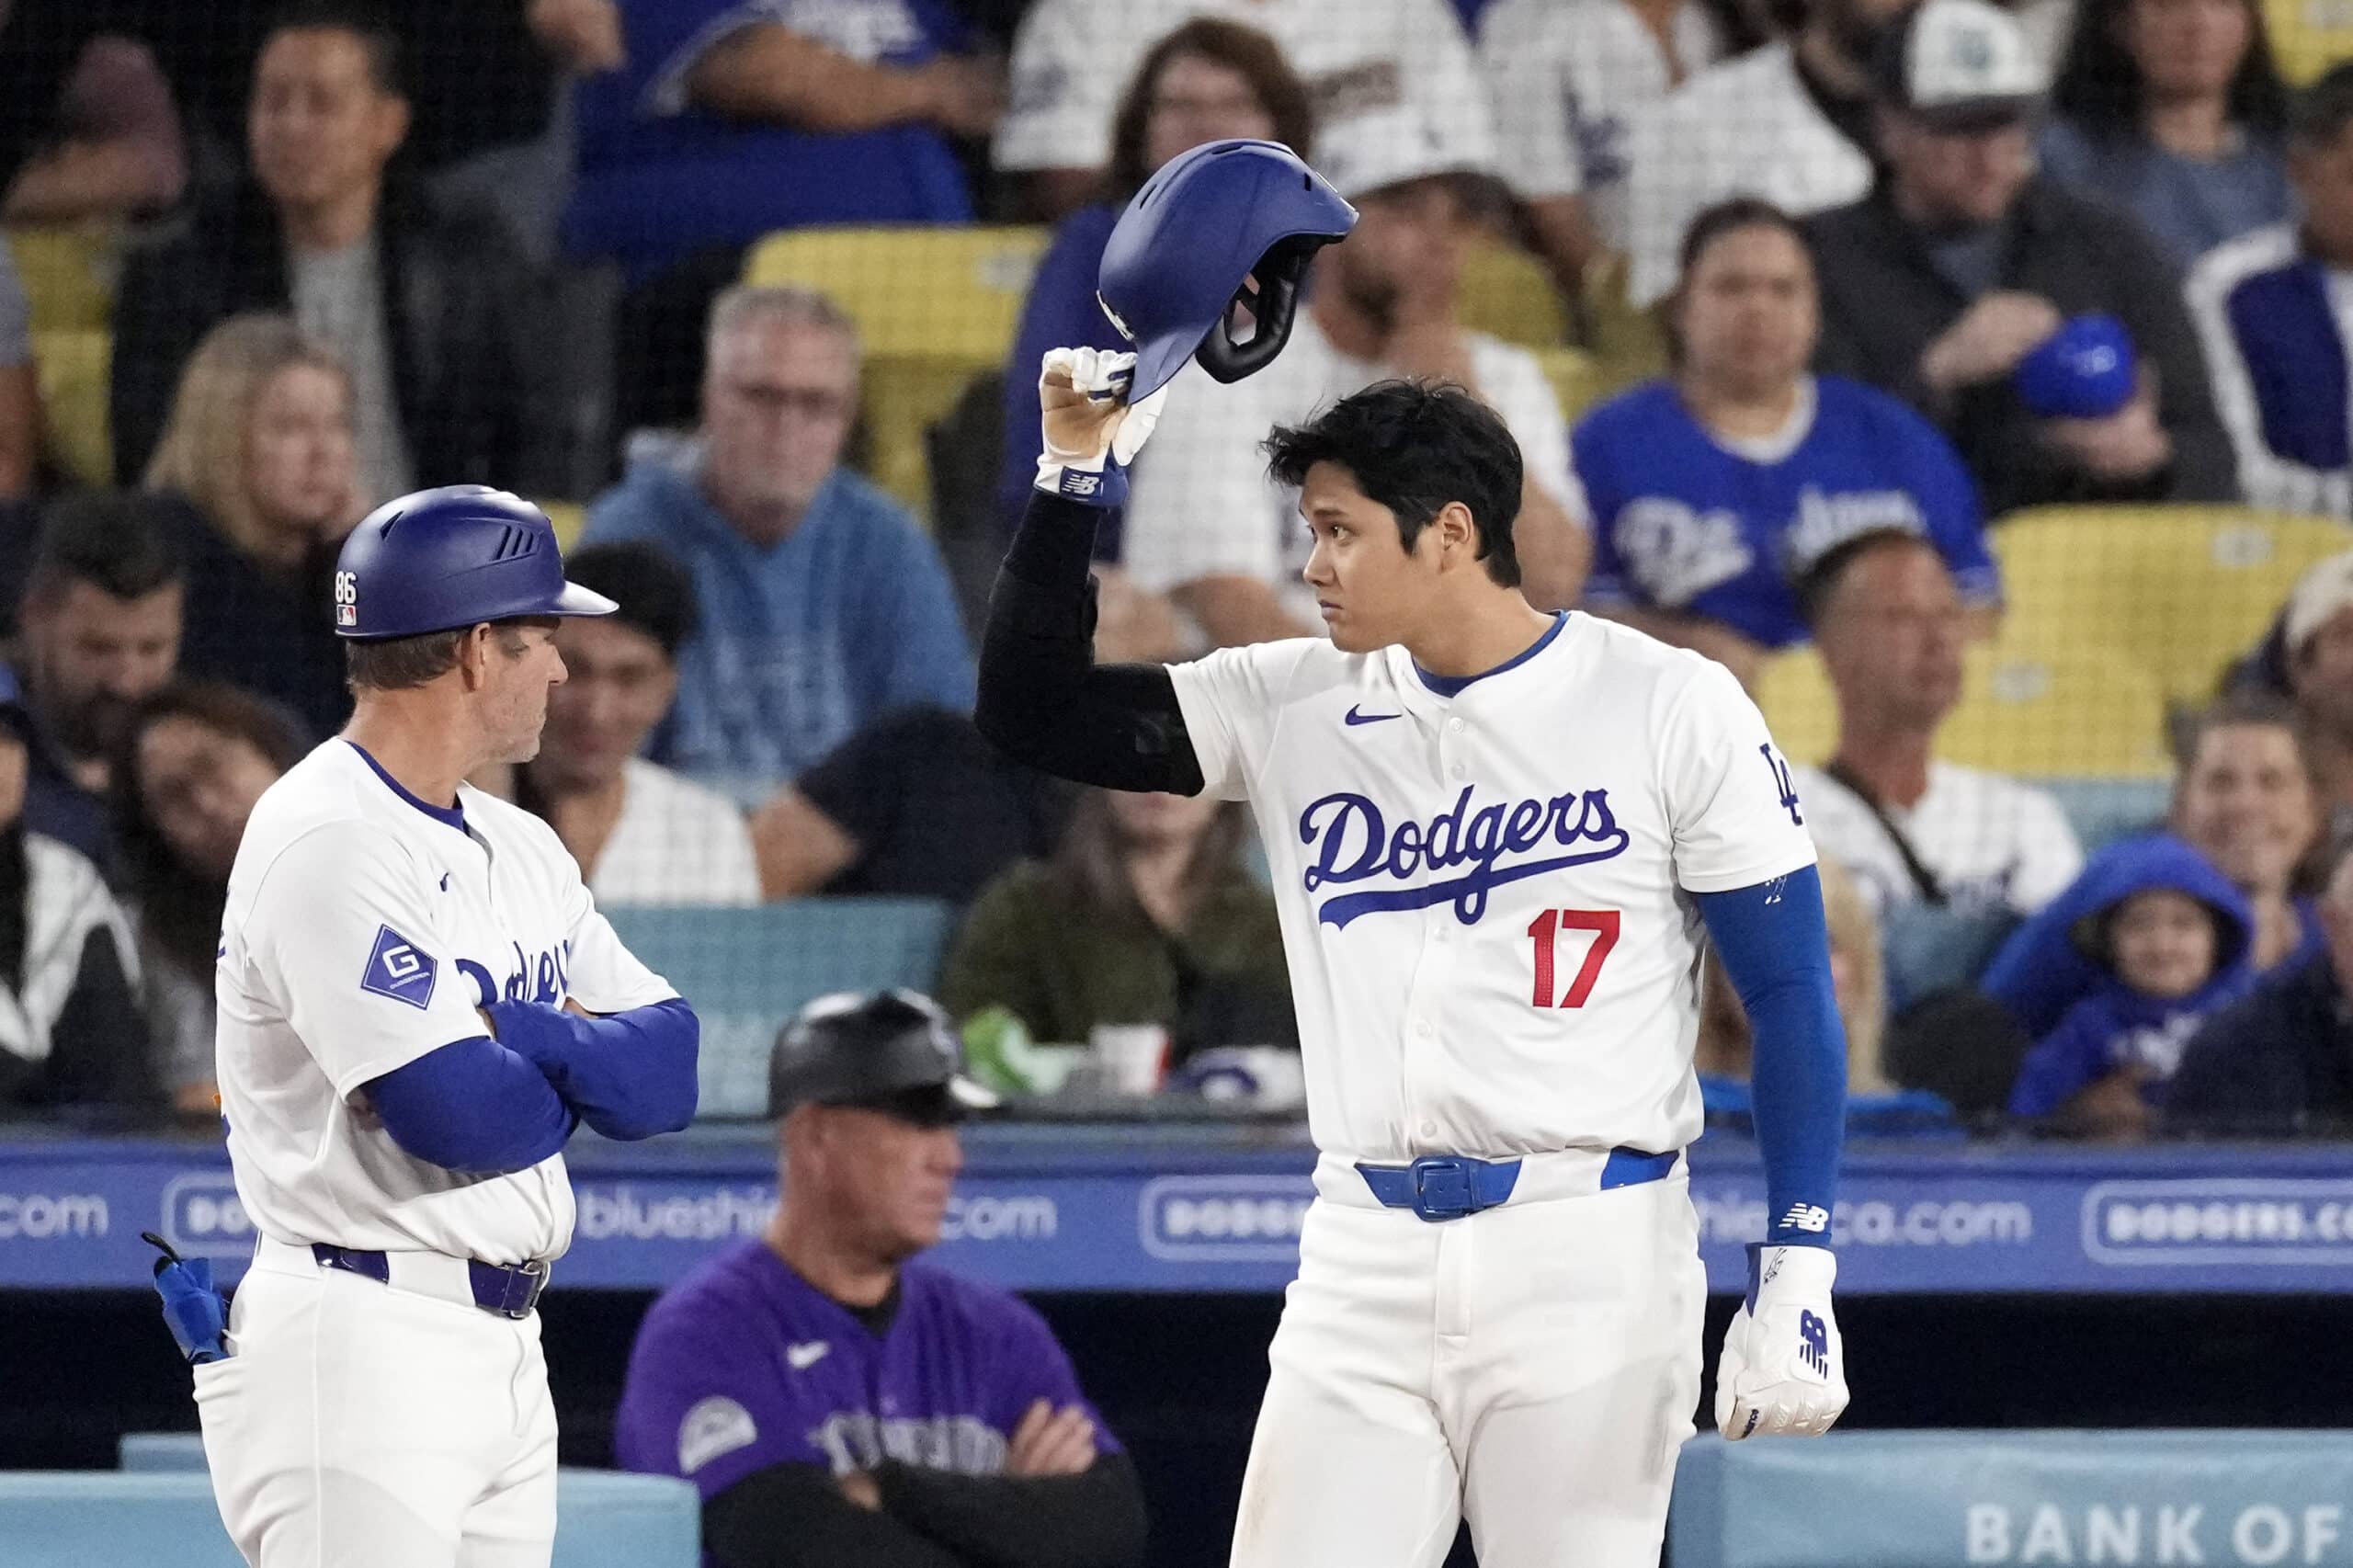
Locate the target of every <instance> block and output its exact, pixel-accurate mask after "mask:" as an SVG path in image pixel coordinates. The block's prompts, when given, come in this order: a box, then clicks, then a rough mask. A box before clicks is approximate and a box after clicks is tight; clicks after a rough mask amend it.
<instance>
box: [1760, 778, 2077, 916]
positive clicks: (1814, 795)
mask: <svg viewBox="0 0 2353 1568" xmlns="http://www.w3.org/2000/svg"><path fill="white" fill-rule="evenodd" d="M1794 778H1795V779H1796V783H1797V789H1798V793H1799V794H1800V795H1802V796H1803V797H1804V799H1805V803H1806V806H1805V809H1806V816H1807V819H1808V825H1809V826H1811V827H1812V828H1813V837H1814V842H1815V844H1816V845H1817V846H1820V848H1821V850H1822V852H1823V854H1824V855H1826V856H1828V857H1829V858H1831V859H1833V860H1836V861H1837V862H1838V863H1839V864H1840V865H1841V866H1843V867H1845V868H1846V869H1847V871H1848V872H1849V873H1850V874H1852V875H1853V877H1854V879H1855V885H1856V887H1857V888H1859V889H1860V890H1861V892H1862V894H1863V899H1864V902H1866V903H1869V904H1870V906H1871V910H1872V912H1873V913H1874V914H1884V913H1885V912H1886V911H1888V910H1890V909H1892V908H1894V907H1896V906H1898V905H1901V904H1907V903H1918V902H1920V898H1921V893H1920V888H1919V884H1918V883H1916V882H1915V881H1913V880H1912V872H1911V869H1910V868H1909V867H1907V866H1905V865H1904V852H1903V851H1902V850H1901V849H1898V848H1897V847H1896V846H1895V840H1894V839H1893V838H1891V837H1889V836H1888V832H1887V827H1886V825H1885V824H1882V823H1881V821H1880V820H1879V818H1878V817H1876V816H1874V815H1873V814H1872V813H1871V809H1870V806H1868V805H1866V804H1864V803H1863V801H1862V798H1861V797H1860V796H1859V795H1857V794H1856V793H1855V792H1854V791H1853V790H1849V789H1847V787H1846V786H1845V785H1844V784H1841V783H1839V782H1838V781H1837V780H1836V779H1835V778H1831V777H1830V776H1829V775H1828V774H1825V773H1822V772H1819V771H1817V770H1815V769H1813V768H1811V767H1801V768H1799V769H1797V770H1796V773H1795V775H1794ZM1887 815H1888V820H1889V821H1890V822H1893V824H1895V826H1896V829H1897V831H1898V832H1900V833H1902V834H1903V835H1904V838H1905V839H1906V840H1907V841H1909V842H1910V844H1911V846H1912V852H1913V853H1914V854H1915V855H1917V856H1918V857H1919V858H1920V863H1921V864H1922V865H1924V866H1926V867H1927V869H1929V870H1930V871H1931V872H1933V873H1934V874H1935V876H1936V879H1937V881H1938V883H1939V884H1940V885H1941V886H1942V887H1943V889H1944V892H1945V895H1946V898H1947V900H1948V901H1949V905H1950V907H1951V908H1953V909H1954V910H1956V911H1959V912H1961V913H1964V914H1971V915H1983V914H1998V913H2000V912H2002V911H2005V910H2006V911H2008V912H2009V913H2010V914H2013V915H2032V914H2033V913H2034V912H2035V911H2036V910H2038V909H2040V908H2041V907H2042V906H2043V905H2044V904H2046V903H2050V902H2051V901H2052V899H2054V898H2057V897H2058V896H2059V895H2060V893H2061V892H2064V891H2065V890H2066V887H2067V884H2068V883H2070V882H2072V881H2075V878H2076V877H2077V875H2079V874H2080V873H2081V872H2082V870H2083V869H2084V851H2083V846H2081V845H2079V844H2078V843H2076V842H2075V829H2074V828H2073V827H2071V826H2069V825H2068V823H2067V813H2066V812H2064V811H2063V810H2061V809H2060V805H2059V802H2058V801H2055V800H2053V799H2052V797H2051V796H2050V795H2049V794H2047V793H2045V792H2044V791H2043V790H2038V789H2036V788H2034V787H2033V786H2032V785H2030V784H2021V783H2019V782H2018V780H2017V779H2015V778H2004V777H2003V776H2002V775H2000V774H1998V773H1987V772H1984V770H1982V769H1979V768H1974V767H1961V766H1959V765H1958V764H1955V763H1949V762H1931V763H1929V764H1928V790H1927V793H1926V794H1924V795H1922V796H1921V797H1920V798H1919V800H1917V801H1914V802H1913V803H1912V804H1911V805H1909V806H1893V807H1890V808H1889V810H1888V813H1887Z"/></svg>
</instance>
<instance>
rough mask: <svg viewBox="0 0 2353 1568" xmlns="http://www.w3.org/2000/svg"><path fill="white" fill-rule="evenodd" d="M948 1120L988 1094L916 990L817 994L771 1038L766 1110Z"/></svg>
mask: <svg viewBox="0 0 2353 1568" xmlns="http://www.w3.org/2000/svg"><path fill="white" fill-rule="evenodd" d="M807 1101H815V1102H816V1103H817V1104H819V1105H863V1106H873V1107H878V1108H888V1109H892V1110H895V1111H897V1112H899V1113H900V1114H902V1115H905V1116H909V1117H912V1118H914V1119H917V1120H925V1121H931V1120H937V1121H943V1122H945V1121H954V1120H957V1119H961V1117H962V1115H963V1113H964V1112H966V1111H968V1110H986V1109H988V1108H990V1107H992V1106H994V1105H995V1104H996V1103H997V1098H996V1096H995V1095H993V1094H991V1093H990V1092H989V1091H988V1090H987V1089H984V1088H983V1087H982V1086H981V1085H978V1084H975V1083H973V1082H972V1080H971V1079H970V1078H967V1077H965V1076H964V1042H963V1040H961V1039H960V1038H959V1037H958V1035H957V1033H956V1028H955V1026H954V1024H952V1023H951V1022H950V1021H949V1017H948V1015H947V1013H946V1012H945V1011H943V1010H942V1009H941V1007H940V1006H939V1004H938V1003H937V1002H935V1001H933V1000H932V999H931V998H930V997H928V996H926V995H923V994H919V993H917V992H914V991H906V990H896V991H876V992H872V993H870V994H864V995H861V994H858V993H857V992H853V991H845V992H842V993H840V994H836V995H832V996H820V997H818V998H817V999H816V1000H815V1001H814V1002H812V1003H810V1004H809V1005H808V1006H805V1007H803V1008H801V1011H800V1012H799V1013H798V1014H796V1015H795V1016H794V1017H793V1019H792V1021H791V1022H790V1023H789V1024H787V1025H785V1026H784V1030H783V1032H782V1033H780V1034H779V1035H778V1036H777V1041H776V1049H775V1051H773V1052H771V1053H770V1054H769V1057H768V1115H769V1116H771V1117H779V1116H782V1115H783V1114H784V1113H785V1112H786V1111H789V1110H790V1109H791V1108H793V1107H794V1106H797V1105H801V1104H802V1103H804V1102H807Z"/></svg>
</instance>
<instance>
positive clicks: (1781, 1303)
mask: <svg viewBox="0 0 2353 1568" xmlns="http://www.w3.org/2000/svg"><path fill="white" fill-rule="evenodd" d="M1791 1212H1792V1214H1794V1213H1795V1212H1797V1211H1796V1210H1792V1211H1791ZM1814 1212H1816V1213H1822V1210H1819V1209H1817V1210H1814ZM1789 1222H1791V1223H1794V1221H1789ZM1828 1225H1829V1216H1828V1215H1827V1214H1823V1221H1822V1227H1821V1228H1824V1229H1826V1228H1827V1227H1828ZM1836 1278H1838V1259H1837V1256H1836V1255H1835V1254H1833V1253H1832V1252H1831V1250H1830V1249H1829V1248H1828V1247H1819V1246H1764V1245H1751V1246H1750V1247H1749V1249H1748V1298H1747V1300H1746V1301H1743V1302H1742V1303H1741V1308H1740V1311H1738V1312H1734V1313H1733V1319H1732V1324H1731V1325H1730V1326H1729V1327H1727V1328H1726V1329H1725V1330H1724V1344H1723V1350H1722V1353H1721V1354H1720V1355H1719V1356H1718V1357H1717V1358H1716V1429H1717V1430H1718V1431H1720V1432H1722V1434H1723V1435H1724V1436H1725V1437H1728V1438H1731V1439H1733V1440H1734V1441H1738V1440H1739V1439H1741V1438H1743V1437H1772V1436H1775V1435H1777V1434H1786V1435H1788V1436H1790V1437H1818V1436H1820V1435H1821V1434H1822V1433H1824V1432H1827V1431H1829V1430H1830V1427H1831V1425H1832V1424H1833V1423H1834V1422H1836V1420H1837V1419H1838V1416H1839V1415H1840V1413H1841V1412H1843V1411H1844V1410H1845V1409H1846V1408H1847V1374H1846V1371H1845V1369H1844V1367H1843V1365H1842V1360H1843V1357H1844V1352H1843V1351H1842V1350H1841V1348H1840V1346H1839V1339H1838V1320H1837V1319H1836V1317H1834V1316H1832V1315H1831V1311H1830V1287H1831V1285H1832V1283H1833V1282H1834V1281H1835V1280H1836Z"/></svg>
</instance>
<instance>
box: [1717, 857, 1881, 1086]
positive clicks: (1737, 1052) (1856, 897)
mask: <svg viewBox="0 0 2353 1568" xmlns="http://www.w3.org/2000/svg"><path fill="white" fill-rule="evenodd" d="M1816 869H1817V870H1818V871H1819V872H1820V873H1821V877H1822V913H1823V915H1824V918H1825V920H1826V921H1827V923H1828V925H1829V928H1830V987H1831V990H1832V992H1833V993H1834V994H1836V997H1837V999H1838V1021H1839V1022H1840V1023H1842V1024H1844V1025H1845V1026H1846V1028H1847V1097H1848V1098H1849V1099H1850V1100H1856V1099H1869V1098H1872V1097H1875V1096H1884V1095H1889V1094H1892V1093H1893V1092H1894V1090H1895V1085H1893V1084H1892V1083H1891V1082H1889V1080H1888V1076H1887V1069H1886V1067H1885V1065H1884V1063H1883V1062H1881V1043H1882V1042H1883V1040H1885V1038H1886V1034H1887V963H1886V958H1885V955H1884V954H1883V953H1882V951H1881V947H1880V935H1879V918H1878V916H1876V915H1873V914H1872V913H1871V907H1870V903H1868V902H1867V901H1866V900H1865V899H1864V897H1863V894H1862V891H1861V890H1860V889H1859V888H1858V887H1857V886H1856V885H1855V879H1854V878H1853V877H1852V876H1850V875H1848V874H1847V869H1846V868H1845V867H1843V866H1841V865H1839V864H1838V863H1837V862H1836V860H1824V861H1822V862H1821V863H1820V864H1819V866H1818V867H1817V868H1816ZM1695 1054H1696V1057H1697V1065H1698V1067H1699V1080H1700V1085H1701V1087H1702V1089H1703V1090H1704V1091H1706V1092H1707V1094H1708V1097H1709V1105H1710V1108H1711V1110H1715V1109H1719V1108H1728V1107H1730V1108H1737V1109H1738V1110H1741V1111H1745V1110H1746V1109H1747V1099H1746V1094H1745V1090H1746V1088H1747V1084H1748V1067H1749V1037H1748V1018H1747V1016H1746V1015H1745V1013H1743V1012H1742V1010H1741V1006H1740V998H1739V997H1738V996H1737V995H1735V994H1733V989H1732V986H1731V985H1730V983H1727V982H1726V981H1725V979H1724V975H1723V968H1722V965H1720V964H1710V965H1709V966H1708V978H1707V983H1706V989H1705V990H1704V992H1703V993H1702V994H1701V997H1700V1009H1699V1046H1698V1048H1697V1051H1696V1052H1695ZM1730 1085H1738V1087H1739V1089H1740V1090H1741V1091H1742V1092H1741V1093H1739V1094H1737V1095H1728V1094H1727V1093H1726V1092H1725V1091H1726V1089H1727V1088H1728V1086H1730ZM1733 1101H1736V1102H1737V1105H1736V1107H1733V1106H1732V1102H1733Z"/></svg>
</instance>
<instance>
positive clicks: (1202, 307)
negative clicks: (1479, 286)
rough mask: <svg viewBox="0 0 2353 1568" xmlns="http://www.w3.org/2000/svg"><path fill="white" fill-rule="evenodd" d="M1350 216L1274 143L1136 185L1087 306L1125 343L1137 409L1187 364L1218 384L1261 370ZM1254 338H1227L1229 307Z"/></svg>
mask: <svg viewBox="0 0 2353 1568" xmlns="http://www.w3.org/2000/svg"><path fill="white" fill-rule="evenodd" d="M1356 222H1357V210H1356V209H1355V208H1353V207H1351V206H1349V205H1348V204H1347V202H1346V201H1344V200H1342V199H1340V195H1339V193H1338V192H1337V191H1336V190H1334V189H1333V188H1332V187H1331V186H1329V185H1328V184H1326V183H1325V182H1324V176H1321V175H1319V174H1317V173H1316V172H1315V171H1314V170H1313V169H1311V168H1309V167H1308V166H1307V165H1305V164H1304V163H1302V162H1301V161H1300V158H1299V154H1297V153H1293V152H1292V151H1291V150H1290V148H1288V147H1286V146H1284V145H1283V144H1282V143H1281V142H1250V141H1235V142H1205V143H1203V144H1202V145H1200V146H1199V147H1196V148H1194V149H1193V150H1192V151H1191V152H1189V153H1182V154H1180V155H1178V156H1176V157H1174V158H1171V159H1169V160H1168V162H1167V163H1166V164H1165V165H1162V166H1161V168H1160V170H1159V172H1158V173H1156V174H1154V176H1152V177H1151V178H1150V179H1148V180H1146V181H1144V184H1143V188H1142V190H1139V191H1137V192H1136V195H1135V199H1134V200H1132V201H1131V202H1129V203H1128V209H1127V210H1126V211H1125V212H1122V213H1121V214H1120V222H1119V226H1118V227H1116V228H1114V229H1113V230H1112V231H1111V238H1110V241H1109V243H1108V244H1106V245H1105V246H1104V247H1103V268H1102V271H1101V273H1100V274H1099V275H1098V277H1097V288H1096V296H1095V297H1096V298H1097V300H1098V301H1101V302H1102V305H1103V313H1104V314H1106V315H1108V316H1109V317H1110V318H1111V321H1112V323H1113V324H1115V325H1117V326H1118V327H1119V329H1120V332H1122V333H1124V334H1125V335H1127V337H1128V339H1129V341H1130V342H1131V343H1133V344H1134V345H1135V348H1136V369H1135V381H1134V384H1133V386H1132V387H1131V389H1130V391H1129V393H1128V396H1129V397H1130V399H1131V400H1132V401H1141V400H1142V399H1143V398H1146V397H1148V396H1150V395H1151V394H1152V393H1153V392H1157V391H1158V390H1159V389H1160V388H1161V387H1162V386H1164V385H1165V384H1166V383H1167V381H1168V379H1169V378H1170V377H1172V376H1174V375H1175V374H1176V372H1177V371H1178V370H1180V369H1184V365H1185V359H1186V357H1187V356H1188V355H1190V356H1192V357H1193V358H1197V359H1199V361H1200V364H1201V369H1204V370H1207V371H1208V372H1209V373H1210V374H1211V376H1213V377H1215V378H1216V379H1217V380H1219V381H1240V380H1241V379H1242V378H1243V377H1245V376H1247V375H1250V374H1252V373H1253V372H1255V371H1257V370H1262V369H1266V368H1267V365H1269V364H1271V363H1272V362H1273V360H1274V358H1275V356H1276V355H1278V354H1279V353H1281V352H1282V347H1283V345H1284V344H1285V343H1286V342H1288V341H1289V340H1290V328H1291V322H1292V320H1293V318H1294V317H1295V316H1296V314H1297V312H1298V310H1299V287H1300V284H1301V282H1302V280H1303V279H1304V278H1305V277H1306V275H1307V264H1308V263H1309V262H1310V261H1312V260H1313V259H1314V256H1315V253H1316V252H1317V251H1318V250H1319V249H1321V248H1322V247H1324V246H1325V245H1328V244H1332V243H1333V242H1334V241H1336V240H1341V239H1345V238H1347V233H1348V231H1349V230H1350V229H1353V228H1355V227H1356ZM1237 303H1238V304H1242V305H1245V306H1247V307H1248V308H1249V311H1250V314H1251V317H1252V318H1253V320H1254V321H1255V322H1256V330H1255V331H1254V332H1253V333H1252V334H1251V335H1250V336H1249V337H1248V338H1247V339H1246V340H1244V341H1241V342H1236V341H1235V340H1234V337H1233V306H1234V305H1235V304H1237Z"/></svg>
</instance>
